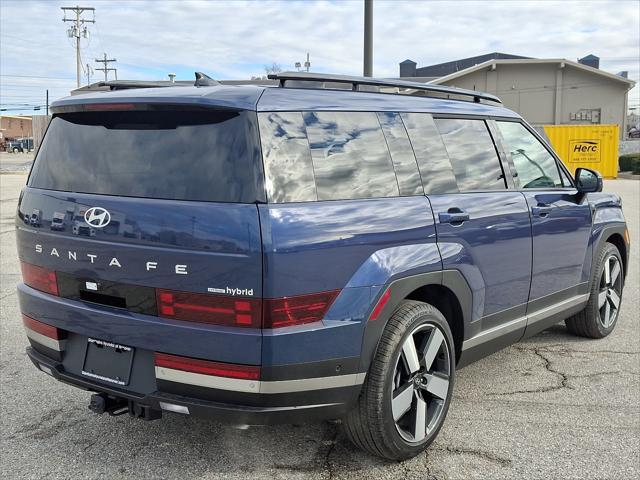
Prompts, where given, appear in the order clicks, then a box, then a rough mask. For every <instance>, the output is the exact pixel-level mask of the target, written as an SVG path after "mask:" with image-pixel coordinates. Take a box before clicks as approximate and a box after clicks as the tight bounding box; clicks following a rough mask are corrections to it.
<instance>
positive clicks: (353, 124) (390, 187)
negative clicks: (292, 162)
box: [302, 112, 399, 200]
mask: <svg viewBox="0 0 640 480" xmlns="http://www.w3.org/2000/svg"><path fill="white" fill-rule="evenodd" d="M302 116H303V118H304V123H305V126H306V129H307V137H308V138H309V145H310V147H311V159H312V161H313V171H314V173H315V179H316V190H317V192H318V200H339V199H354V198H375V197H394V196H398V195H399V190H398V182H397V181H396V175H395V173H394V170H393V165H392V163H391V157H390V155H389V150H388V148H387V144H386V142H385V139H384V135H383V133H382V129H381V128H380V123H379V122H378V118H377V117H376V114H375V113H370V112H304V113H303V114H302Z"/></svg>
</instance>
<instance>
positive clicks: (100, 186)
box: [29, 111, 265, 203]
mask: <svg viewBox="0 0 640 480" xmlns="http://www.w3.org/2000/svg"><path fill="white" fill-rule="evenodd" d="M256 123H257V122H256V115H255V113H254V112H246V111H127V112H100V113H84V112H83V113H70V114H63V115H59V116H56V117H54V118H53V120H52V121H51V124H50V126H49V129H48V130H47V134H46V136H45V139H44V142H43V144H42V147H41V148H40V151H39V152H38V155H37V158H36V160H35V162H34V166H33V170H32V172H31V176H30V178H29V186H31V187H35V188H42V189H47V190H59V191H67V192H78V193H93V194H103V195H117V196H129V197H144V198H158V199H171V200H199V201H212V202H238V203H253V202H256V201H265V195H264V186H263V182H262V176H263V174H262V167H261V165H262V162H261V161H260V145H259V141H258V132H257V125H256Z"/></svg>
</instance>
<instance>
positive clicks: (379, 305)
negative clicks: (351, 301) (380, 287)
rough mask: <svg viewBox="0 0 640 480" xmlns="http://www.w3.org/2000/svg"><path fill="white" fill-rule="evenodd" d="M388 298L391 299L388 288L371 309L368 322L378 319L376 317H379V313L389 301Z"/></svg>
mask: <svg viewBox="0 0 640 480" xmlns="http://www.w3.org/2000/svg"><path fill="white" fill-rule="evenodd" d="M389 298H391V289H390V288H388V289H387V291H386V292H384V293H383V294H382V296H381V297H380V300H378V303H377V304H376V306H375V308H374V309H373V312H371V316H370V317H369V320H375V319H376V318H378V315H380V312H381V311H382V309H383V308H384V306H385V305H386V304H387V302H388V301H389Z"/></svg>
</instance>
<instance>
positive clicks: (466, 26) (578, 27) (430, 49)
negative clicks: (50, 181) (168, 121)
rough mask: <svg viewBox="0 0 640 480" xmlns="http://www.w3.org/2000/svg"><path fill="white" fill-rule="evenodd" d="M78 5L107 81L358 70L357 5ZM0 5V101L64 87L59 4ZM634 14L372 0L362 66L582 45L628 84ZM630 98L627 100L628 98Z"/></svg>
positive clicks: (549, 5) (634, 59)
mask: <svg viewBox="0 0 640 480" xmlns="http://www.w3.org/2000/svg"><path fill="white" fill-rule="evenodd" d="M88 3H89V4H91V5H93V6H95V8H96V14H95V18H96V24H95V25H93V24H89V25H88V27H89V30H90V32H91V37H90V39H89V41H87V42H83V45H84V46H83V50H82V56H83V63H90V64H91V65H92V66H93V67H96V66H97V65H96V64H95V62H94V61H93V60H94V59H95V58H97V57H98V56H101V55H102V53H103V52H106V53H108V55H109V56H110V57H114V58H117V59H118V62H117V67H118V76H119V78H135V79H163V78H166V74H167V73H169V72H175V73H177V74H178V79H188V78H192V75H193V71H195V70H200V71H204V72H206V73H208V74H210V75H211V76H212V77H214V78H220V79H240V78H250V77H251V76H252V75H260V74H263V73H264V71H263V66H264V65H267V64H271V63H272V62H277V63H279V64H280V65H282V66H283V67H284V68H285V69H293V65H294V63H295V62H297V61H304V58H305V55H306V52H309V53H310V54H311V63H312V70H314V71H320V72H336V73H344V74H356V75H359V74H361V72H362V43H363V41H362V40H363V31H362V19H363V4H362V2H361V1H344V2H343V1H268V2H264V1H261V2H250V1H228V2H222V1H216V2H213V1H212V2H206V1H175V2H174V1H161V2H159V1H142V0H131V1H108V2H107V1H95V0H94V1H93V2H88ZM65 5H66V4H65ZM1 8H2V15H0V27H1V28H0V41H1V42H0V50H1V52H2V55H1V60H0V75H2V76H1V77H0V88H1V91H0V96H1V97H2V102H1V103H3V104H9V103H40V102H43V101H44V89H45V88H49V89H50V94H51V97H52V98H57V97H60V96H63V95H65V94H66V93H67V92H68V91H69V90H70V89H71V88H73V87H74V85H75V54H74V48H73V44H72V39H69V38H67V37H66V29H67V28H68V26H69V25H70V24H64V23H63V22H62V21H61V19H62V11H61V10H60V4H58V3H57V2H52V1H24V0H23V1H3V2H2V7H1ZM639 11H640V7H639V4H638V3H637V2H635V1H628V2H618V1H610V2H570V1H565V2H491V3H489V2H436V1H428V2H427V1H406V2H405V1H383V0H375V2H374V74H375V75H376V76H382V77H384V76H397V75H398V62H400V61H402V60H404V59H405V58H411V59H413V60H415V61H416V62H418V64H419V65H428V64H432V63H438V62H444V61H448V60H452V59H456V58H463V57H469V56H473V55H478V54H482V53H487V52H492V51H502V52H507V53H513V54H519V55H526V56H533V57H551V58H558V57H562V58H568V59H571V60H575V59H576V58H578V57H582V56H584V55H586V54H588V53H594V54H595V55H598V56H600V57H601V58H602V62H601V67H602V68H603V69H605V70H608V71H612V72H613V73H616V72H618V71H620V70H628V71H629V74H630V77H631V78H633V79H635V80H638V77H639V75H640V72H639V71H638V70H639V67H638V56H639V55H640V52H639V48H638V45H639V42H640V37H639V33H638V28H637V27H638V24H639V22H640V14H639ZM88 18H91V16H89V17H88ZM19 19H26V20H25V21H21V20H19ZM9 75H34V76H44V77H52V78H50V79H46V78H40V79H37V78H25V77H12V76H9ZM100 75H101V72H95V75H94V77H93V80H97V79H98V78H100ZM84 79H85V80H84V81H85V82H86V77H84ZM635 90H636V91H637V90H638V89H637V88H636V89H635ZM630 103H636V104H637V103H638V100H637V95H636V96H634V97H633V98H632V99H631V100H630Z"/></svg>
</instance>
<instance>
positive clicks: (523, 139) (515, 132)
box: [496, 122, 571, 188]
mask: <svg viewBox="0 0 640 480" xmlns="http://www.w3.org/2000/svg"><path fill="white" fill-rule="evenodd" d="M496 124H497V125H498V128H499V129H500V133H501V134H502V137H503V138H504V144H505V146H506V148H507V150H508V151H509V152H510V154H511V157H512V158H513V163H514V165H515V167H516V172H518V177H517V179H518V182H519V183H520V186H521V188H554V187H562V186H563V184H562V180H561V179H560V172H559V170H558V165H557V164H556V160H555V158H553V156H552V155H551V154H550V153H549V151H548V150H547V149H546V148H545V147H544V145H542V144H541V143H540V142H539V141H538V139H537V138H536V137H534V136H533V135H532V134H531V132H529V130H527V129H526V128H525V126H524V125H522V124H520V123H517V122H496ZM569 185H571V184H569Z"/></svg>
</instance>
